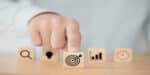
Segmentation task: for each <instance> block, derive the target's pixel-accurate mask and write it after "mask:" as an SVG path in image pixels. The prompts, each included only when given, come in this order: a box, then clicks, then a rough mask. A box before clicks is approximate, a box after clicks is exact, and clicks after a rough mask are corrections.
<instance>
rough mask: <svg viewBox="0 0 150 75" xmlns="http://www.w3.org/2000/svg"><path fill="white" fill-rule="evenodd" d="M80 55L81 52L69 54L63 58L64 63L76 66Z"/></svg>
mask: <svg viewBox="0 0 150 75" xmlns="http://www.w3.org/2000/svg"><path fill="white" fill-rule="evenodd" d="M81 57H82V55H81V54H79V55H78V56H77V55H69V56H67V57H66V59H65V63H66V64H67V65H68V66H78V65H79V64H80V58H81Z"/></svg>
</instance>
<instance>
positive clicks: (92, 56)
mask: <svg viewBox="0 0 150 75" xmlns="http://www.w3.org/2000/svg"><path fill="white" fill-rule="evenodd" d="M87 57H88V63H104V62H105V61H106V50H105V49H104V48H89V49H88V56H87Z"/></svg>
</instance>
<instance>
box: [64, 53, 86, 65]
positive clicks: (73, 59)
mask: <svg viewBox="0 0 150 75" xmlns="http://www.w3.org/2000/svg"><path fill="white" fill-rule="evenodd" d="M63 64H64V66H65V67H67V68H82V67H84V53H83V52H65V51H64V52H63Z"/></svg>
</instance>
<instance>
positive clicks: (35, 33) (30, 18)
mask: <svg viewBox="0 0 150 75" xmlns="http://www.w3.org/2000/svg"><path fill="white" fill-rule="evenodd" d="M0 22H2V23H1V25H2V29H1V31H5V30H6V29H7V27H10V26H15V28H16V30H17V31H26V30H27V29H28V31H29V34H30V37H31V40H32V43H33V44H34V45H36V46H42V47H43V50H50V49H52V48H54V49H66V48H67V50H70V51H77V50H79V48H80V32H79V24H78V22H77V21H76V20H75V19H71V18H67V17H65V16H60V15H57V14H54V13H50V12H49V11H48V10H45V9H41V8H38V7H36V6H33V4H31V3H29V2H28V1H27V0H20V2H12V1H10V0H9V1H8V0H7V1H5V0H3V1H0ZM27 25H28V26H27Z"/></svg>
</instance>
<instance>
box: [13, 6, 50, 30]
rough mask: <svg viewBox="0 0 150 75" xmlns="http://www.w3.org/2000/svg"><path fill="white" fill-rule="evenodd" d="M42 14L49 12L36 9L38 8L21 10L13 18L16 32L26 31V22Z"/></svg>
mask: <svg viewBox="0 0 150 75" xmlns="http://www.w3.org/2000/svg"><path fill="white" fill-rule="evenodd" d="M43 12H50V11H49V10H46V9H42V8H38V7H33V6H32V7H26V8H23V9H21V10H20V11H19V12H18V13H17V14H16V15H15V18H14V24H15V29H16V30H17V31H23V32H26V31H27V25H28V22H29V21H30V20H31V19H32V18H33V17H34V16H36V15H38V14H40V13H43Z"/></svg>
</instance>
